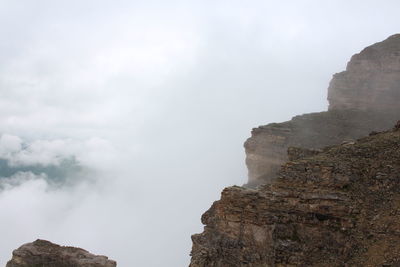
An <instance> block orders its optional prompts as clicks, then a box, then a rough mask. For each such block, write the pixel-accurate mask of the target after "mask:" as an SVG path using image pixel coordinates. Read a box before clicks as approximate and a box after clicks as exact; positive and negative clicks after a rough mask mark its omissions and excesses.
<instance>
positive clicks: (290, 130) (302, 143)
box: [244, 34, 400, 185]
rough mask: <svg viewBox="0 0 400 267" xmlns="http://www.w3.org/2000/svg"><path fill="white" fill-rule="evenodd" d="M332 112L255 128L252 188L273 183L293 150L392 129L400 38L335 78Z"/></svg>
mask: <svg viewBox="0 0 400 267" xmlns="http://www.w3.org/2000/svg"><path fill="white" fill-rule="evenodd" d="M328 100H329V109H328V111H325V112H318V113H311V114H305V115H301V116H296V117H294V118H293V119H292V120H290V121H287V122H283V123H271V124H268V125H265V126H260V127H258V128H255V129H253V130H252V135H251V137H250V138H249V139H248V140H247V141H246V142H245V145H244V146H245V149H246V165H247V167H248V171H249V181H248V182H249V185H257V184H263V183H268V182H271V181H272V180H273V179H275V177H276V174H277V172H278V171H279V169H280V166H281V165H282V164H283V163H284V162H286V161H287V160H288V155H287V153H286V152H287V149H288V148H289V147H291V146H295V147H303V148H307V149H320V148H323V147H325V146H328V145H334V144H340V143H342V142H347V141H352V140H355V139H357V138H360V137H362V136H365V135H367V134H368V133H370V132H372V131H383V130H385V129H388V128H389V127H391V125H393V124H394V123H395V122H396V121H397V120H398V117H399V115H398V114H400V34H396V35H393V36H391V37H389V38H388V39H386V40H384V41H383V42H379V43H376V44H374V45H372V46H369V47H367V48H365V49H364V50H362V51H361V52H360V53H358V54H356V55H354V56H353V57H352V58H351V60H350V62H349V63H348V64H347V69H346V71H343V72H341V73H337V74H335V75H334V76H333V78H332V80H331V82H330V85H329V88H328Z"/></svg>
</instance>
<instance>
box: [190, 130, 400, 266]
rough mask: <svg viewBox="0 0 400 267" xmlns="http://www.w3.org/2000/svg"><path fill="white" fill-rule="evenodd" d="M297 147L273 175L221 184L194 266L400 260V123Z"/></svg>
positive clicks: (394, 263)
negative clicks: (318, 146)
mask: <svg viewBox="0 0 400 267" xmlns="http://www.w3.org/2000/svg"><path fill="white" fill-rule="evenodd" d="M292 152H293V153H292V154H293V159H295V160H293V161H290V162H287V163H286V164H284V165H283V167H282V169H281V170H280V171H279V172H278V174H277V178H276V179H275V181H273V182H272V183H270V184H266V185H263V186H259V187H258V188H257V189H249V188H243V187H236V186H234V187H229V188H226V189H225V190H224V191H223V192H222V195H221V199H220V200H219V201H216V202H215V203H214V204H213V205H212V207H211V208H210V209H209V210H208V211H207V212H206V213H205V214H204V215H203V216H202V222H203V224H205V228H204V232H203V233H201V234H197V235H193V236H192V240H193V249H192V260H191V264H190V266H191V267H235V266H248V267H261V266H263V267H266V266H281V267H283V266H287V267H288V266H400V124H398V126H396V127H395V129H394V130H392V131H387V132H383V133H378V134H376V133H373V134H372V135H370V136H368V137H364V138H362V139H359V140H357V141H356V142H355V143H343V144H342V145H337V146H332V147H327V148H325V149H323V150H321V151H307V150H301V149H300V150H298V149H297V150H296V149H294V150H292Z"/></svg>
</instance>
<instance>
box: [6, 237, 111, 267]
mask: <svg viewBox="0 0 400 267" xmlns="http://www.w3.org/2000/svg"><path fill="white" fill-rule="evenodd" d="M116 266H117V263H116V262H115V261H113V260H109V259H108V258H107V257H106V256H97V255H93V254H91V253H89V252H87V251H86V250H84V249H81V248H75V247H64V246H59V245H56V244H53V243H51V242H49V241H45V240H40V239H38V240H36V241H35V242H33V243H28V244H25V245H22V246H21V247H20V248H18V249H16V250H14V251H13V256H12V259H11V260H10V261H9V262H8V263H7V265H6V267H116Z"/></svg>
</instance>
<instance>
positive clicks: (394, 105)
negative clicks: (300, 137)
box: [328, 34, 400, 112]
mask: <svg viewBox="0 0 400 267" xmlns="http://www.w3.org/2000/svg"><path fill="white" fill-rule="evenodd" d="M328 100H329V110H337V109H340V110H343V109H357V110H381V111H382V110H384V111H388V110H389V111H393V112H400V105H399V101H400V34H396V35H393V36H391V37H389V38H388V39H386V40H385V41H383V42H379V43H376V44H374V45H371V46H369V47H367V48H365V49H364V50H362V51H361V52H360V53H358V54H356V55H354V56H353V57H352V58H351V60H350V62H349V63H348V64H347V68H346V71H343V72H340V73H337V74H335V75H334V76H333V79H332V81H331V83H330V85H329V88H328Z"/></svg>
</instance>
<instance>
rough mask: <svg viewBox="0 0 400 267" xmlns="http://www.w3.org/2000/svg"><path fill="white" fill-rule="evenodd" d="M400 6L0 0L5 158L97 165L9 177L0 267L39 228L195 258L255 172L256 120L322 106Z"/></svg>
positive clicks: (95, 248)
mask: <svg viewBox="0 0 400 267" xmlns="http://www.w3.org/2000/svg"><path fill="white" fill-rule="evenodd" d="M399 12H400V2H399V1H398V0H393V1H390V0H386V1H368V0H367V1H366V0H363V1H361V0H357V1H355V0H353V1H352V0H346V1H345V0H337V1H317V0H309V1H307V0H300V1H298V0H297V1H294V0H292V1H288V0H287V1H267V0H264V1H238V0H229V1H228V0H226V1H218V0H213V1H160V0H154V1H153V0H150V1H149V0H147V1H133V0H131V1H105V0H92V1H89V0H87V1H84V0H79V1H78V0H69V1H61V0H35V1H28V0H0V36H1V38H2V40H1V42H0V58H1V60H0V134H2V136H1V138H0V158H1V159H6V160H8V162H9V164H14V166H28V165H29V166H31V165H35V164H36V165H41V166H44V167H48V166H59V164H60V162H62V160H63V159H66V158H70V157H73V158H75V159H76V160H77V161H78V162H79V163H80V164H81V165H82V166H84V167H86V168H87V169H90V170H91V171H90V172H86V173H82V174H79V175H78V176H79V177H78V178H79V179H80V180H81V182H78V183H73V184H69V185H66V186H62V187H57V188H54V187H51V186H50V185H49V184H48V182H47V181H48V179H46V177H43V175H35V174H33V173H29V172H23V173H16V174H15V175H14V176H12V177H7V178H3V182H0V188H2V191H1V192H0V212H1V218H2V219H1V227H0V236H1V238H2V242H1V244H0V265H1V264H3V265H4V264H5V262H6V261H7V260H8V259H10V257H11V252H12V250H13V249H15V248H17V247H18V246H20V245H21V244H23V243H26V242H31V241H33V240H35V239H36V238H43V239H48V240H51V241H53V242H56V243H60V244H64V245H74V246H80V247H83V248H85V249H87V250H89V251H91V252H94V253H99V254H105V255H107V256H109V257H111V258H112V259H115V260H117V261H118V263H119V264H118V266H122V267H131V266H146V267H147V266H149V267H153V266H171V267H174V266H186V265H188V262H189V252H190V249H191V240H190V235H191V234H194V233H197V232H201V231H202V225H201V223H200V216H201V214H202V213H203V212H204V211H205V210H207V209H208V207H209V206H210V205H211V203H212V202H213V201H214V200H217V199H218V198H219V193H220V191H221V190H222V188H223V187H225V186H229V185H233V184H239V185H240V184H243V183H245V182H246V181H247V177H246V175H247V174H246V173H247V170H246V168H245V164H244V157H245V156H244V149H243V146H242V144H243V142H244V141H245V139H246V138H248V137H249V136H250V131H251V128H252V127H256V126H258V125H262V124H266V123H269V122H277V121H284V120H288V119H290V118H291V117H292V116H294V115H297V114H302V113H307V112H312V111H321V110H325V109H326V108H327V101H326V88H327V87H328V83H329V80H330V78H331V76H332V74H333V73H335V72H339V71H342V70H343V69H344V68H345V66H346V63H347V61H348V60H349V58H350V56H351V55H352V54H354V53H356V52H359V51H360V50H361V49H362V48H364V47H365V46H367V45H370V44H372V43H375V42H378V41H381V40H383V39H385V38H387V37H388V36H389V35H392V34H394V33H398V32H399V26H400V20H399V18H398V14H399ZM76 175H77V174H76ZM47 178H49V177H47ZM50 178H51V177H50ZM76 178H77V177H70V179H73V180H76Z"/></svg>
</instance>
